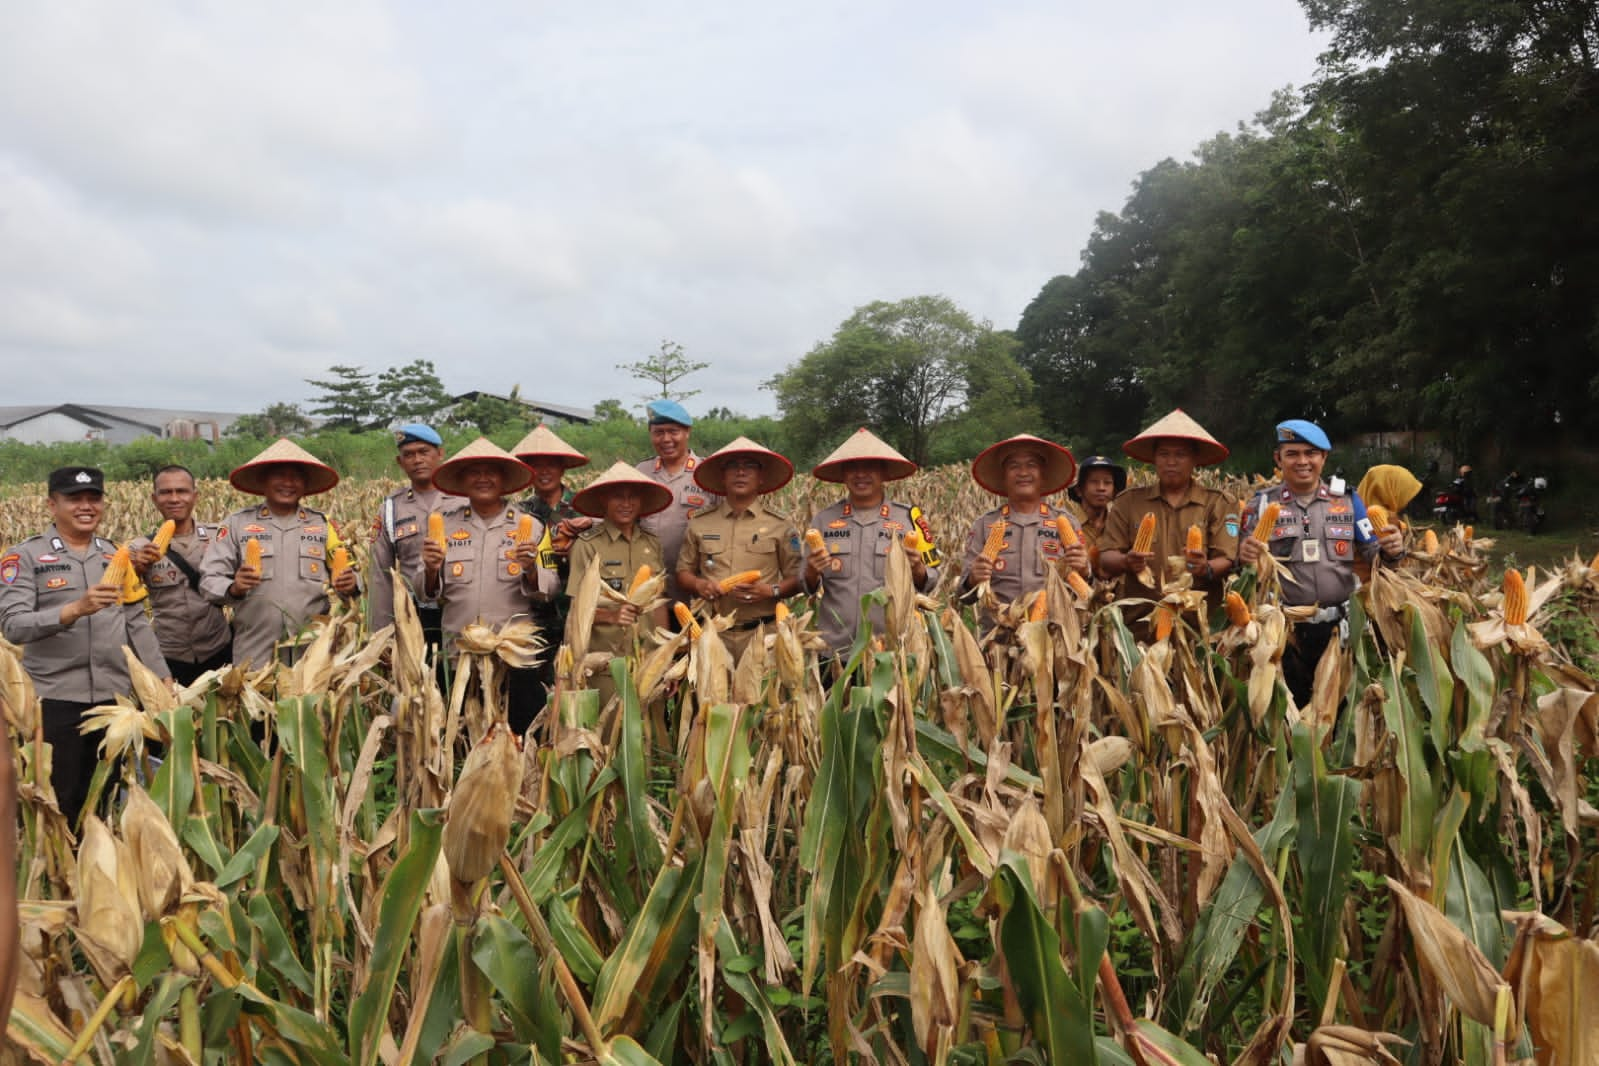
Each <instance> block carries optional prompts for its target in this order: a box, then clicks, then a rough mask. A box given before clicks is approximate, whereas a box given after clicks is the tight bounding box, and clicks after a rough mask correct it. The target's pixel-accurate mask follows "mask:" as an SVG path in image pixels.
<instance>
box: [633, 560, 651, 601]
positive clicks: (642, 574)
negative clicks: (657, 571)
mask: <svg viewBox="0 0 1599 1066" xmlns="http://www.w3.org/2000/svg"><path fill="white" fill-rule="evenodd" d="M653 572H654V571H652V570H651V569H650V564H649V563H645V564H644V565H643V566H641V567H639V568H638V573H636V574H634V575H633V583H632V584H631V585H629V586H628V587H627V594H628V595H629V596H632V595H634V594H635V593H637V592H638V590H639V589H641V588H643V587H644V583H645V582H646V581H648V580H649V579H650V574H652V573H653Z"/></svg>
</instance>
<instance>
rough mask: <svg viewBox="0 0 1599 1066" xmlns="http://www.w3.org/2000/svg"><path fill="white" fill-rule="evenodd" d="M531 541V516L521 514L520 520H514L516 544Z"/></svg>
mask: <svg viewBox="0 0 1599 1066" xmlns="http://www.w3.org/2000/svg"><path fill="white" fill-rule="evenodd" d="M532 539H533V516H532V515H530V514H523V515H522V517H521V518H518V519H517V520H516V542H517V543H518V544H521V543H522V542H523V541H526V540H532Z"/></svg>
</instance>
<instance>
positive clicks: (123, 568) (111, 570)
mask: <svg viewBox="0 0 1599 1066" xmlns="http://www.w3.org/2000/svg"><path fill="white" fill-rule="evenodd" d="M129 567H130V564H129V561H128V549H127V547H126V546H125V545H124V546H123V547H120V548H118V549H117V550H116V552H115V553H114V554H113V555H112V556H111V562H110V563H109V564H108V565H107V566H106V568H105V574H104V575H102V576H101V578H100V584H102V585H115V586H116V587H117V588H122V587H123V586H125V585H126V584H127V582H128V570H129Z"/></svg>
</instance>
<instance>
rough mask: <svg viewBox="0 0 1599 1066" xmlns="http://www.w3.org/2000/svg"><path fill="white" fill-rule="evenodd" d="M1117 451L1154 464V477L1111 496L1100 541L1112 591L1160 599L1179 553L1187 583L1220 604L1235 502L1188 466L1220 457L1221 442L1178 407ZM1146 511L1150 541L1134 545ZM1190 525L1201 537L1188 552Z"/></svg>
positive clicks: (1234, 538) (1232, 544) (1234, 539)
mask: <svg viewBox="0 0 1599 1066" xmlns="http://www.w3.org/2000/svg"><path fill="white" fill-rule="evenodd" d="M1122 451H1124V452H1126V453H1127V454H1128V455H1129V456H1130V457H1131V458H1134V459H1137V460H1139V461H1140V462H1144V463H1149V464H1151V465H1152V466H1154V468H1155V482H1154V484H1152V485H1140V486H1138V487H1136V488H1131V489H1128V490H1127V491H1126V492H1124V493H1122V495H1121V496H1120V497H1119V498H1118V499H1117V500H1116V506H1115V507H1114V508H1112V509H1111V514H1110V520H1109V521H1108V522H1107V523H1106V524H1105V537H1104V539H1103V540H1102V541H1100V556H1099V567H1100V570H1102V571H1103V572H1104V574H1105V576H1106V577H1111V578H1120V579H1121V584H1120V587H1119V588H1118V589H1117V593H1118V595H1119V596H1121V597H1122V598H1124V599H1160V597H1161V596H1162V595H1163V594H1164V593H1165V591H1166V583H1167V580H1168V579H1169V577H1170V575H1169V574H1168V573H1167V562H1166V561H1167V560H1168V559H1171V558H1180V559H1182V560H1183V570H1184V571H1185V572H1186V573H1187V574H1188V575H1189V577H1190V579H1191V581H1192V587H1193V588H1195V589H1198V590H1200V591H1203V592H1204V593H1205V594H1206V597H1207V599H1208V600H1209V602H1210V604H1211V606H1212V607H1217V606H1220V605H1221V596H1222V592H1223V588H1222V583H1223V581H1224V580H1225V578H1226V576H1227V574H1228V572H1229V571H1231V570H1232V567H1233V556H1234V555H1235V554H1236V553H1237V551H1238V504H1237V503H1235V502H1234V501H1233V498H1232V497H1231V496H1228V495H1227V494H1226V493H1225V492H1222V491H1221V490H1220V489H1210V488H1206V487H1205V486H1203V485H1201V484H1200V483H1199V482H1198V481H1196V480H1195V478H1194V470H1195V469H1196V468H1197V467H1201V466H1210V465H1212V464H1214V463H1219V462H1221V461H1222V460H1224V459H1226V458H1227V455H1228V451H1227V447H1226V446H1225V445H1223V444H1222V443H1221V442H1220V441H1218V440H1217V439H1216V438H1215V437H1212V436H1211V435H1210V434H1209V433H1208V432H1206V430H1205V427H1204V426H1201V425H1200V424H1199V423H1198V422H1196V421H1194V420H1193V419H1192V418H1190V417H1189V416H1188V415H1187V414H1186V413H1184V412H1183V411H1182V410H1181V409H1180V408H1179V409H1178V410H1175V411H1173V412H1171V413H1170V414H1168V415H1166V416H1165V417H1163V418H1161V419H1159V420H1158V421H1157V422H1156V423H1155V424H1154V425H1152V426H1150V427H1149V428H1148V429H1146V430H1144V431H1143V432H1142V433H1140V434H1139V435H1138V436H1136V437H1134V438H1133V439H1132V440H1130V441H1128V442H1127V443H1126V444H1124V445H1122ZM1151 514H1152V515H1154V516H1155V543H1154V546H1153V547H1152V548H1151V549H1150V550H1149V551H1147V552H1138V551H1134V550H1133V541H1134V538H1135V537H1136V536H1137V532H1138V527H1139V524H1140V523H1141V522H1143V520H1144V516H1145V515H1151ZM1190 526H1198V527H1199V528H1200V531H1201V533H1202V534H1203V536H1204V545H1203V547H1201V548H1200V549H1199V550H1198V551H1194V552H1189V551H1188V546H1187V545H1188V529H1189V527H1190ZM1140 575H1143V576H1146V577H1147V578H1148V579H1149V584H1145V583H1144V582H1143V581H1142V580H1140ZM1139 613H1142V612H1133V613H1131V614H1130V615H1129V617H1134V616H1136V615H1137V614H1139Z"/></svg>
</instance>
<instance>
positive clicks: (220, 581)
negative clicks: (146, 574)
mask: <svg viewBox="0 0 1599 1066" xmlns="http://www.w3.org/2000/svg"><path fill="white" fill-rule="evenodd" d="M228 480H229V481H230V482H232V484H233V487H234V488H236V489H238V490H239V491H240V492H247V493H251V494H252V495H256V496H261V497H264V499H263V501H262V502H261V503H260V504H259V505H257V506H254V507H246V508H244V509H243V510H239V511H235V512H234V513H233V514H231V515H229V516H228V517H227V520H226V521H224V522H223V523H222V525H221V526H219V527H218V528H217V535H216V538H215V539H214V540H212V542H211V544H210V546H209V547H208V548H206V551H205V557H204V558H203V559H202V560H201V563H200V594H201V595H203V596H205V598H206V599H208V600H210V601H211V602H212V603H215V604H219V605H223V606H227V607H231V608H233V662H234V663H235V664H237V665H240V666H244V665H248V666H250V667H256V668H258V667H261V666H265V665H266V664H267V663H269V662H271V661H272V659H273V657H274V655H276V656H277V657H278V659H279V660H280V661H282V662H285V663H291V662H293V661H294V660H295V658H297V657H298V654H299V649H298V647H297V646H296V645H295V643H294V640H295V638H297V637H298V636H299V634H300V632H301V631H302V630H303V629H304V628H305V626H306V624H307V623H308V622H310V621H311V619H313V618H315V617H316V616H317V615H319V614H326V613H327V611H328V594H327V583H328V562H329V559H330V557H331V556H332V554H333V552H334V551H335V550H336V549H337V548H339V547H340V546H341V544H340V540H339V534H338V531H337V530H336V529H334V528H333V524H332V523H331V522H329V521H328V517H327V515H325V514H323V513H322V512H321V511H317V510H313V509H311V508H309V507H307V506H305V504H304V503H303V502H302V501H303V500H304V498H305V497H307V496H315V495H317V494H318V493H323V492H327V491H328V490H329V489H331V488H333V486H335V485H337V484H338V483H339V475H338V474H337V473H335V472H334V470H333V468H332V467H330V466H328V465H327V464H326V463H324V462H322V461H321V460H319V459H317V458H316V456H314V455H312V454H311V453H310V452H307V451H306V450H305V449H303V448H301V447H300V446H299V445H297V444H295V443H294V442H293V441H290V440H287V439H282V440H279V441H277V442H276V443H275V444H273V445H272V446H271V447H269V448H267V449H266V450H265V451H263V452H262V453H261V454H260V455H257V456H256V457H255V458H254V459H251V460H250V461H249V462H248V463H245V464H244V465H243V466H241V467H239V468H238V469H236V470H234V471H233V472H232V473H231V474H229V475H228ZM252 540H253V541H256V542H258V543H259V544H260V545H261V566H260V568H259V569H257V568H256V567H253V566H245V565H244V545H245V543H246V542H247V541H252ZM332 584H333V588H334V590H335V591H336V592H338V593H339V595H341V596H344V597H345V598H346V599H349V598H352V597H354V596H356V595H358V594H359V593H360V591H361V584H360V580H359V579H358V578H357V576H356V573H355V568H354V567H348V568H346V569H344V570H342V571H340V572H339V574H338V575H337V576H336V577H334V578H333V579H332ZM285 641H286V642H287V643H285V644H284V645H283V646H282V647H281V648H280V647H279V644H280V642H285Z"/></svg>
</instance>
